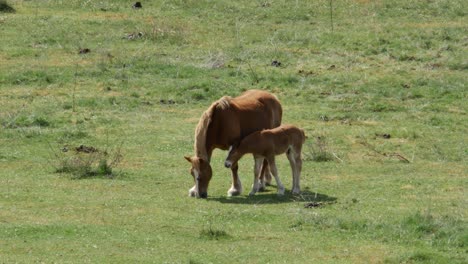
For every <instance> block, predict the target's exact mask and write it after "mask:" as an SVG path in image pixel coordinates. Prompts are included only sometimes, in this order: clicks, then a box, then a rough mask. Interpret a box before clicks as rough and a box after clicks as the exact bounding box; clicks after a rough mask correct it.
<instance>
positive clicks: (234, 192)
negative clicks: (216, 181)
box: [227, 189, 242, 197]
mask: <svg viewBox="0 0 468 264" xmlns="http://www.w3.org/2000/svg"><path fill="white" fill-rule="evenodd" d="M241 192H242V191H241V190H235V189H230V190H229V191H228V192H227V195H228V196H229V197H231V196H239V195H241Z"/></svg>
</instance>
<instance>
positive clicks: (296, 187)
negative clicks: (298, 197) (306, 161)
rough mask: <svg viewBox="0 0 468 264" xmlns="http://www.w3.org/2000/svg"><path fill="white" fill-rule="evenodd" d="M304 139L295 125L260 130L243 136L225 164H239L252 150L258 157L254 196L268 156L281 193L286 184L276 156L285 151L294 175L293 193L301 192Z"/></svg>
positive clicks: (229, 165)
mask: <svg viewBox="0 0 468 264" xmlns="http://www.w3.org/2000/svg"><path fill="white" fill-rule="evenodd" d="M305 139H306V136H305V133H304V130H302V129H300V128H298V127H295V126H292V125H282V126H279V127H276V128H273V129H267V130H262V131H257V132H254V133H252V134H250V135H248V136H247V137H245V138H244V139H242V141H241V142H240V143H239V144H238V145H233V146H232V147H231V149H230V150H229V153H228V156H227V158H226V161H225V162H224V165H225V166H226V167H227V168H231V167H232V166H235V164H237V161H238V160H239V159H240V158H242V156H244V155H245V154H247V153H252V154H253V156H254V158H255V169H254V183H253V185H252V191H250V193H249V195H254V194H255V193H256V192H257V191H258V190H259V187H260V182H259V177H260V172H262V171H263V169H264V168H262V167H263V165H262V164H263V163H264V160H265V159H266V160H267V162H268V164H269V166H270V169H271V172H272V174H273V176H274V177H275V180H276V184H277V188H278V195H283V194H284V185H283V184H282V183H281V181H280V179H279V177H278V170H277V168H276V163H275V156H276V155H280V154H283V153H286V156H287V157H288V160H289V164H290V165H291V170H292V176H293V187H292V193H293V194H299V193H300V192H301V188H300V183H299V178H300V176H301V170H302V159H301V150H302V145H303V144H304V142H305Z"/></svg>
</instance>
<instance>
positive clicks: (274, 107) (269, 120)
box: [231, 90, 283, 136]
mask: <svg viewBox="0 0 468 264" xmlns="http://www.w3.org/2000/svg"><path fill="white" fill-rule="evenodd" d="M231 105H232V106H233V109H234V110H235V112H236V113H237V115H238V117H239V124H240V126H241V129H242V130H243V133H242V134H243V135H242V136H246V135H248V134H250V133H252V132H253V131H257V130H262V129H270V128H274V127H278V126H279V125H281V119H282V116H283V109H282V107H281V103H280V102H279V100H278V98H276V96H274V95H273V94H271V93H269V92H266V91H262V90H248V91H246V92H244V93H243V94H241V95H240V96H238V97H235V98H233V99H232V100H231Z"/></svg>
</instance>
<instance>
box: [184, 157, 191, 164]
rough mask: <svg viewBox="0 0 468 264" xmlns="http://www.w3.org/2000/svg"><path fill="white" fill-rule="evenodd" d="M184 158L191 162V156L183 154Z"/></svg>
mask: <svg viewBox="0 0 468 264" xmlns="http://www.w3.org/2000/svg"><path fill="white" fill-rule="evenodd" d="M184 158H185V159H186V160H187V161H188V162H190V163H192V158H191V157H189V156H184Z"/></svg>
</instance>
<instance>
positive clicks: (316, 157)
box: [303, 137, 337, 162]
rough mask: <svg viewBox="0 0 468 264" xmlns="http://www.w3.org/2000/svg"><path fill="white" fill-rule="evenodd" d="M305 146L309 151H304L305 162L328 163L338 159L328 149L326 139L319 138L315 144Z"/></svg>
mask: <svg viewBox="0 0 468 264" xmlns="http://www.w3.org/2000/svg"><path fill="white" fill-rule="evenodd" d="M305 146H306V147H307V149H305V150H303V154H304V160H312V161H317V162H326V161H333V160H335V158H337V157H336V155H334V154H333V152H332V151H331V150H330V148H329V147H328V144H327V142H326V140H325V138H324V137H317V139H316V141H315V142H314V143H309V144H306V145H305Z"/></svg>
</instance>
